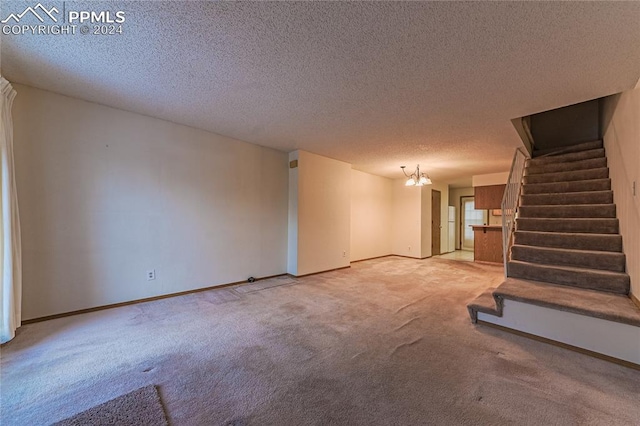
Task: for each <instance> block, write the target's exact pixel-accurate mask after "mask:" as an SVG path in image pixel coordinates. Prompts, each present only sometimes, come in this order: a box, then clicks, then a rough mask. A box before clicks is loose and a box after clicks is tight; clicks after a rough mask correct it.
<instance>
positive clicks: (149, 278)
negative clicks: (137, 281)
mask: <svg viewBox="0 0 640 426" xmlns="http://www.w3.org/2000/svg"><path fill="white" fill-rule="evenodd" d="M155 279H156V270H155V269H150V270H148V271H147V281H153V280H155Z"/></svg>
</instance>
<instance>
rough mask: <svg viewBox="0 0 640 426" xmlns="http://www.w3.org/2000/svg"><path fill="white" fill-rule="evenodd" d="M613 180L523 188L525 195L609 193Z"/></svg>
mask: <svg viewBox="0 0 640 426" xmlns="http://www.w3.org/2000/svg"><path fill="white" fill-rule="evenodd" d="M609 190H611V179H609V178H606V179H587V180H576V181H570V182H549V183H529V184H526V183H525V184H524V185H523V186H522V193H523V194H556V193H560V192H586V191H609Z"/></svg>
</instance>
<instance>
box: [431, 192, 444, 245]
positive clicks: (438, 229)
mask: <svg viewBox="0 0 640 426" xmlns="http://www.w3.org/2000/svg"><path fill="white" fill-rule="evenodd" d="M440 198H441V194H440V191H436V190H435V189H432V190H431V255H432V256H437V255H439V254H440V243H441V238H442V222H441V219H440V212H441V211H442V210H441V209H442V206H441V205H440Z"/></svg>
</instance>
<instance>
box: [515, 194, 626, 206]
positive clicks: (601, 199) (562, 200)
mask: <svg viewBox="0 0 640 426" xmlns="http://www.w3.org/2000/svg"><path fill="white" fill-rule="evenodd" d="M612 203H613V191H582V192H557V193H551V194H523V195H522V196H521V197H520V205H521V206H549V205H561V204H612Z"/></svg>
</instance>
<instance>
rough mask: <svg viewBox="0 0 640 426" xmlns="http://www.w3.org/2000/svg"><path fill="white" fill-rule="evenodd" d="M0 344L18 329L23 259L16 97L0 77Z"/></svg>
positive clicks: (9, 338)
mask: <svg viewBox="0 0 640 426" xmlns="http://www.w3.org/2000/svg"><path fill="white" fill-rule="evenodd" d="M0 89H1V92H0V114H1V115H0V155H1V158H0V160H1V161H0V202H1V203H2V217H1V219H2V221H1V222H2V223H1V226H0V237H1V239H2V244H1V245H0V280H1V281H0V290H1V293H0V294H1V296H2V299H1V300H0V301H1V302H2V303H1V304H0V309H1V311H0V321H1V324H0V325H1V329H0V342H1V343H5V342H8V341H9V340H11V339H13V338H14V336H15V335H16V329H17V328H18V327H20V321H21V310H22V258H21V251H20V220H19V218H18V196H17V194H16V181H15V174H14V170H13V121H12V118H11V105H12V104H13V99H14V98H15V96H16V91H15V90H13V87H11V84H9V82H8V81H7V80H5V79H4V78H3V77H2V76H0Z"/></svg>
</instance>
